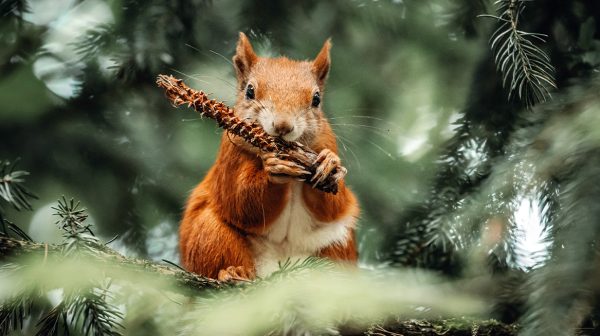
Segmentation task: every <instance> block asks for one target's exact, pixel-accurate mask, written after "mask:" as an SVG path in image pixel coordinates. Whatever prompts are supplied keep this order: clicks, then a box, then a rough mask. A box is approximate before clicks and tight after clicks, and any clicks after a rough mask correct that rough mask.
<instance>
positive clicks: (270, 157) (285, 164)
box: [261, 153, 310, 183]
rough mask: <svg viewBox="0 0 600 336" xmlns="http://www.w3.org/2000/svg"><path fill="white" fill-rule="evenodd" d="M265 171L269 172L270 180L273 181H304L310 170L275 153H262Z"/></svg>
mask: <svg viewBox="0 0 600 336" xmlns="http://www.w3.org/2000/svg"><path fill="white" fill-rule="evenodd" d="M261 158H262V160H263V166H264V169H265V171H266V172H267V173H268V174H269V180H270V181H271V182H273V183H287V182H290V181H291V180H298V181H304V177H305V176H307V175H309V174H310V172H308V171H307V170H305V169H304V167H302V166H301V165H299V164H297V163H295V162H292V161H288V160H282V159H280V158H279V157H278V155H277V154H275V153H265V154H263V155H261Z"/></svg>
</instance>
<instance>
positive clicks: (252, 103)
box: [233, 33, 331, 145]
mask: <svg viewBox="0 0 600 336" xmlns="http://www.w3.org/2000/svg"><path fill="white" fill-rule="evenodd" d="M330 47H331V42H330V41H329V40H327V41H325V44H324V45H323V48H322V49H321V51H320V52H319V54H318V55H317V57H316V58H315V59H314V60H312V61H294V60H290V59H288V58H286V57H277V58H267V57H259V56H257V55H256V54H255V53H254V50H253V49H252V45H251V44H250V41H248V38H247V37H246V35H245V34H244V33H240V38H239V41H238V44H237V49H236V54H235V56H233V66H234V68H235V72H236V75H237V80H238V87H237V89H238V93H237V101H236V104H235V111H236V114H238V116H239V117H241V118H243V119H246V120H251V121H256V122H258V123H259V124H260V125H261V126H262V127H263V128H264V129H265V131H266V132H267V133H269V134H270V135H273V136H278V137H281V138H283V139H284V140H287V141H300V142H302V143H304V144H307V145H310V144H311V143H312V142H313V140H314V139H315V135H317V134H318V132H319V127H320V125H321V122H322V120H323V118H324V117H323V111H322V110H321V105H322V102H321V101H322V99H323V90H324V88H325V80H326V78H327V74H328V73H329V65H330V59H329V48H330Z"/></svg>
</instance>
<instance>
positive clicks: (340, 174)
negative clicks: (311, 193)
mask: <svg viewBox="0 0 600 336" xmlns="http://www.w3.org/2000/svg"><path fill="white" fill-rule="evenodd" d="M316 164H318V165H319V166H318V167H317V169H316V171H315V175H314V176H313V177H312V179H310V182H311V183H312V185H313V188H314V187H316V186H317V185H318V184H319V183H321V182H323V181H325V179H326V178H327V176H328V175H329V174H330V173H331V172H332V171H333V170H335V169H337V171H336V172H335V174H334V175H333V180H334V181H335V183H338V182H339V181H341V180H342V179H343V178H344V176H346V173H347V172H348V170H346V168H344V167H343V166H342V164H341V161H340V157H339V156H338V155H337V154H335V153H334V152H332V151H331V150H329V149H327V148H325V149H323V150H322V151H321V152H320V153H319V155H318V156H317V158H316V159H315V162H313V165H316Z"/></svg>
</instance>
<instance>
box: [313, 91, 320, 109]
mask: <svg viewBox="0 0 600 336" xmlns="http://www.w3.org/2000/svg"><path fill="white" fill-rule="evenodd" d="M319 104H321V95H320V94H319V93H318V92H315V94H314V95H313V99H312V103H311V105H312V106H313V107H317V106H319Z"/></svg>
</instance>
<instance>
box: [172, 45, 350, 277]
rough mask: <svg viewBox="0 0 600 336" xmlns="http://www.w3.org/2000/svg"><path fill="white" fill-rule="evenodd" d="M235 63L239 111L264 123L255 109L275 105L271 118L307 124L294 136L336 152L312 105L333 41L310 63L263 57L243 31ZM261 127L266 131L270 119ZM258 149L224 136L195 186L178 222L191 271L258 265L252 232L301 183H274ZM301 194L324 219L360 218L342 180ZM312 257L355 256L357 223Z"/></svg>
mask: <svg viewBox="0 0 600 336" xmlns="http://www.w3.org/2000/svg"><path fill="white" fill-rule="evenodd" d="M234 64H235V65H234V66H235V68H236V73H237V77H238V81H239V84H240V91H239V92H238V99H237V102H236V105H235V110H236V113H238V114H239V115H240V116H241V117H246V118H252V119H254V120H259V121H260V120H261V119H260V116H259V115H258V114H259V113H265V112H264V109H265V108H269V109H270V111H275V112H273V113H272V114H273V115H274V118H283V119H285V120H286V121H289V122H291V123H292V124H293V125H295V126H297V127H300V126H301V125H305V126H306V127H305V130H304V132H303V133H302V135H301V136H300V138H298V140H297V141H301V142H303V143H304V144H306V145H308V146H310V147H311V148H313V149H314V150H315V151H317V152H320V151H321V150H323V149H325V148H327V149H330V150H331V151H333V152H334V153H337V146H336V140H335V134H334V133H333V131H332V129H331V127H330V125H329V123H328V122H327V120H326V118H325V116H324V115H323V112H322V111H321V109H320V107H319V108H310V104H311V99H312V96H313V92H314V90H323V84H324V83H323V81H324V79H325V77H326V75H327V71H328V69H329V41H327V42H326V44H325V45H324V47H323V49H322V50H321V52H320V53H319V55H318V56H317V59H316V60H315V61H314V62H312V63H311V62H307V61H292V60H289V59H287V58H284V57H280V58H261V57H258V56H256V55H255V54H254V52H253V50H252V47H251V46H250V44H249V42H248V40H247V38H246V37H245V35H243V34H240V42H239V43H238V49H237V53H236V56H235V57H234ZM248 83H252V85H254V86H255V88H256V101H249V100H248V99H245V98H244V90H245V88H246V85H248ZM257 106H258V107H257ZM257 111H258V112H257ZM299 111H301V112H299ZM300 113H301V114H300ZM300 118H302V119H300ZM273 122H274V121H273ZM263 127H265V129H268V125H263ZM257 154H258V153H257V152H256V150H255V149H252V148H250V147H249V146H248V145H247V144H244V143H242V142H240V141H239V139H235V138H233V139H231V136H230V135H228V134H224V135H223V137H222V139H221V146H220V149H219V153H218V156H217V159H216V162H215V164H214V165H213V167H212V168H211V169H210V171H209V172H208V174H207V175H206V177H205V178H204V180H203V181H202V182H201V183H200V184H199V185H198V186H197V187H196V188H195V190H194V191H193V192H192V194H191V196H190V198H189V200H188V203H187V206H186V210H185V213H184V216H183V219H182V222H181V227H180V251H181V259H182V263H183V266H184V267H185V268H186V269H188V270H189V271H192V272H195V273H198V274H202V275H205V276H208V277H212V278H215V277H217V275H218V273H219V270H221V269H225V268H227V267H229V266H243V267H246V268H248V269H250V270H254V267H255V266H254V265H255V259H254V258H255V256H254V255H253V250H252V247H251V243H250V239H249V238H250V237H254V236H261V235H264V234H266V232H268V230H269V228H270V226H271V224H272V223H273V222H274V221H275V220H276V219H277V218H278V217H279V216H280V215H281V213H282V211H283V209H284V207H285V205H286V202H288V198H289V195H290V189H291V183H299V182H290V183H282V184H276V183H273V182H271V181H270V179H269V174H268V173H267V172H266V171H265V169H264V167H263V162H262V160H261V158H260V157H259V156H258V155H257ZM302 199H303V201H304V206H305V208H306V209H307V210H308V211H309V212H310V213H311V216H313V218H314V219H316V220H318V221H320V222H332V221H335V220H337V219H340V218H342V217H345V216H349V215H351V216H354V217H357V216H358V213H359V208H358V203H357V201H356V198H355V197H354V195H353V194H352V192H351V191H350V190H349V189H348V188H347V187H346V186H345V184H344V182H343V181H341V182H340V185H339V192H338V193H337V194H336V195H332V194H329V193H324V192H321V191H319V190H316V189H313V188H311V187H310V186H309V185H307V184H304V186H303V188H302ZM314 255H319V256H324V257H329V258H332V259H335V260H347V261H356V258H357V252H356V247H355V242H354V229H353V228H352V229H351V232H350V235H349V238H348V241H347V242H346V243H345V244H339V243H337V244H332V245H331V246H328V247H325V248H323V249H321V250H319V251H315V253H314Z"/></svg>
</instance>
